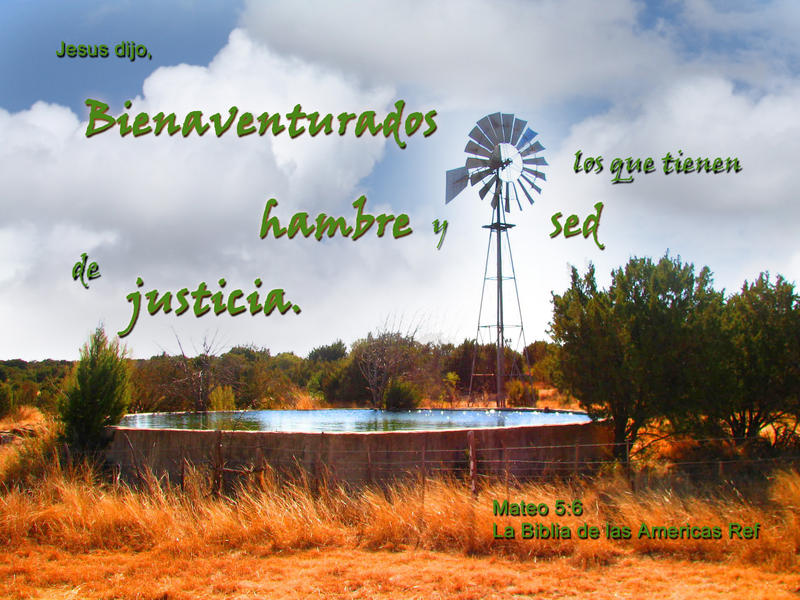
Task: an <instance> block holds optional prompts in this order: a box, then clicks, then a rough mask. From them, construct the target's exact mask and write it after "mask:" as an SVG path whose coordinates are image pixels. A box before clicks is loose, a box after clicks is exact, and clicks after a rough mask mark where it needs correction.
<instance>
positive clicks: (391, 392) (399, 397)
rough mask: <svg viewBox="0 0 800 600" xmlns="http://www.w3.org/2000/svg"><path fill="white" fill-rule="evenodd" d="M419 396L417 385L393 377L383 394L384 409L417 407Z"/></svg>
mask: <svg viewBox="0 0 800 600" xmlns="http://www.w3.org/2000/svg"><path fill="white" fill-rule="evenodd" d="M420 398H421V394H420V392H419V390H418V389H417V387H416V386H415V385H414V384H412V383H409V382H408V381H403V380H402V379H393V380H392V381H391V383H390V384H389V387H388V388H386V393H384V395H383V400H384V405H385V406H386V410H411V409H412V408H416V407H417V404H419V401H420Z"/></svg>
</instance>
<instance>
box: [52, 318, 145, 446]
mask: <svg viewBox="0 0 800 600" xmlns="http://www.w3.org/2000/svg"><path fill="white" fill-rule="evenodd" d="M128 380H129V375H128V364H127V361H126V358H125V350H124V348H120V347H119V343H118V342H117V341H114V342H109V341H108V338H107V337H106V334H105V332H104V331H103V329H102V328H101V327H98V328H97V329H96V330H95V332H94V333H93V334H92V335H91V336H89V341H88V342H87V343H86V344H84V346H83V348H82V349H81V353H80V360H79V361H78V366H77V368H76V370H75V375H74V378H73V381H72V383H71V384H70V386H69V387H68V388H67V391H66V393H65V398H64V400H63V402H62V403H61V405H60V406H59V412H60V414H61V420H62V421H63V422H64V438H65V439H66V441H67V443H68V444H70V446H72V448H73V449H74V450H75V451H77V452H81V453H91V452H96V451H98V450H101V449H102V448H103V447H104V446H105V445H106V444H107V442H108V438H107V435H106V432H105V428H106V427H107V426H109V425H115V424H117V423H119V421H120V419H121V418H122V417H123V415H124V414H125V411H126V410H127V408H128V403H129V402H130V390H129V386H128Z"/></svg>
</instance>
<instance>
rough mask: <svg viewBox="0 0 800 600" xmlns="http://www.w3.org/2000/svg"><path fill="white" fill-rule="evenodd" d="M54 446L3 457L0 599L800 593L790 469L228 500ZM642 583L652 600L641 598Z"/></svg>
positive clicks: (261, 492) (297, 488)
mask: <svg viewBox="0 0 800 600" xmlns="http://www.w3.org/2000/svg"><path fill="white" fill-rule="evenodd" d="M56 449H57V443H56V432H55V428H54V427H53V426H52V424H51V425H50V426H49V427H47V429H46V432H45V433H44V434H43V435H40V436H37V437H32V438H23V439H20V440H19V441H18V442H16V443H15V444H13V445H11V446H9V447H6V448H3V449H2V451H0V548H2V551H0V552H2V556H0V597H3V598H28V597H65V598H66V597H74V598H95V597H96V598H195V597H209V598H224V597H240V598H251V597H295V598H302V597H323V598H335V597H343V598H389V597H392V598H396V597H400V598H520V597H537V598H538V597H553V598H555V597H559V598H578V597H590V596H591V597H597V598H613V597H645V596H652V597H676V598H679V597H689V596H691V597H719V598H728V597H730V598H733V597H734V596H736V597H737V598H742V597H746V598H767V597H771V598H781V597H791V594H794V593H797V592H798V591H800V576H798V575H796V573H797V569H798V565H800V560H798V558H799V557H800V474H798V473H797V472H795V471H784V472H780V473H777V474H776V475H775V477H774V478H773V480H772V482H771V483H770V485H769V486H768V487H767V488H766V489H765V490H764V493H763V494H760V495H755V496H752V497H750V499H748V498H745V497H743V496H742V495H741V494H740V493H739V492H738V491H737V490H736V489H733V488H718V489H714V488H709V489H700V488H697V489H689V488H685V489H682V490H681V491H680V492H679V491H677V490H676V489H674V488H671V487H663V488H658V487H654V488H650V489H648V490H644V491H642V490H638V491H636V492H634V491H633V490H632V488H631V486H630V484H629V482H628V480H627V479H626V478H624V477H621V476H619V475H614V474H609V475H606V476H603V477H601V478H598V479H597V480H595V481H593V482H538V483H537V482H532V483H525V484H522V485H513V484H512V485H511V486H510V487H509V488H508V489H506V487H505V485H504V484H501V483H495V484H490V485H486V486H485V487H484V488H483V489H481V490H480V491H479V494H478V495H477V497H475V498H473V496H472V494H471V492H470V490H469V488H468V486H466V485H465V484H464V483H463V482H460V481H454V480H451V481H441V480H428V481H426V482H425V484H424V486H423V485H421V483H420V482H418V481H413V482H406V483H399V484H396V485H393V486H391V487H389V488H387V489H378V488H365V489H361V490H347V489H343V488H339V487H335V486H327V487H323V488H322V489H321V490H316V491H312V489H311V488H310V486H308V485H304V484H303V483H302V482H300V483H297V484H278V483H277V482H276V481H275V480H273V479H270V478H261V479H260V480H259V481H257V482H253V483H252V484H251V485H249V486H247V487H243V488H241V489H239V490H238V491H237V493H236V494H235V495H232V496H231V497H216V496H215V495H213V494H212V493H211V486H210V485H209V482H208V480H207V478H205V477H204V476H203V475H202V474H200V473H198V472H192V473H190V474H189V476H188V477H187V478H186V480H185V486H184V489H183V490H180V489H177V488H175V487H174V486H171V485H169V484H168V483H167V482H164V481H161V482H159V481H157V480H156V479H155V478H153V477H151V478H149V479H148V480H147V481H146V482H145V484H144V485H143V486H142V487H141V489H133V488H131V487H129V486H126V485H124V484H118V483H116V484H115V483H113V482H112V481H110V480H109V479H108V477H102V476H101V475H100V474H99V473H98V471H97V470H96V469H94V468H92V467H89V466H85V465H84V466H79V467H76V468H73V469H64V468H62V467H61V466H60V463H59V461H58V460H56V454H55V451H56ZM506 498H508V499H509V500H510V501H512V502H519V501H525V502H535V503H537V504H538V503H544V504H547V505H548V506H549V508H550V514H549V515H547V516H546V517H509V516H495V515H494V514H493V510H492V507H493V501H494V500H498V501H501V502H502V500H504V499H506ZM574 499H580V500H581V501H582V503H583V509H584V512H583V514H582V515H580V516H567V515H565V516H562V517H559V516H556V515H555V514H554V512H555V510H554V509H555V505H556V501H557V500H566V501H568V502H569V501H572V500H574ZM523 521H527V522H531V523H536V522H537V521H539V522H541V523H542V524H544V525H548V526H549V525H551V524H557V525H559V526H562V527H563V526H566V527H568V528H569V529H570V530H571V533H572V537H571V538H570V539H562V540H553V539H546V540H543V539H520V537H519V532H520V527H521V524H522V522H523ZM584 523H588V524H590V525H596V526H598V527H600V528H601V531H603V528H604V526H605V524H606V523H613V524H616V525H619V526H623V525H624V526H628V527H630V529H631V533H632V535H631V539H627V540H611V539H606V537H605V535H604V534H603V535H601V536H600V537H599V538H598V539H594V540H589V539H577V537H576V533H577V531H578V528H579V527H580V526H581V525H582V524H584ZM641 523H646V524H648V525H650V526H653V525H656V526H664V527H669V526H676V527H681V526H683V525H686V524H687V523H688V524H691V525H694V526H700V527H719V528H720V530H721V532H722V539H713V540H703V539H697V540H687V539H678V540H676V539H646V538H639V537H638V536H637V534H638V531H639V527H640V525H641ZM730 523H741V524H744V525H754V524H755V523H759V524H760V534H759V538H758V539H749V540H743V539H731V538H730V536H729V535H728V527H729V524H730ZM494 524H496V525H497V528H498V530H499V531H503V528H504V527H505V526H506V525H509V526H512V527H514V528H515V530H516V531H517V537H516V538H515V539H509V540H505V539H496V538H495V537H494V535H493V526H494ZM681 573H682V575H681ZM792 573H795V574H792ZM637 579H641V580H642V582H643V585H645V586H650V587H649V588H648V587H646V588H645V589H649V590H650V592H652V593H648V594H645V595H644V596H642V594H638V595H637V594H634V590H637V589H638V588H637V587H636V581H637ZM142 581H152V582H153V584H152V585H148V586H146V588H145V587H142ZM566 581H568V582H569V583H568V584H565V582H566ZM679 589H681V590H684V591H685V594H684V592H683V591H681V592H678V591H677V590H679ZM281 590H283V592H281ZM70 594H71V595H70ZM795 597H796V596H795Z"/></svg>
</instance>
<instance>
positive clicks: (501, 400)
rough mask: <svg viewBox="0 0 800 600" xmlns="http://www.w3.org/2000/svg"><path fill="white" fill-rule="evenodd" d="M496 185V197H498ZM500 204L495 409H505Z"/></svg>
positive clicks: (498, 220)
mask: <svg viewBox="0 0 800 600" xmlns="http://www.w3.org/2000/svg"><path fill="white" fill-rule="evenodd" d="M499 187H500V184H499V183H498V196H499ZM501 206H502V202H499V201H498V202H497V211H496V216H495V223H494V225H495V228H494V233H495V235H496V236H497V407H498V408H505V406H506V402H505V394H504V390H503V377H504V375H505V360H504V359H505V356H504V352H503V346H504V345H505V339H504V337H503V335H504V334H503V258H502V257H503V252H502V235H501V231H500V227H501V219H500V210H501Z"/></svg>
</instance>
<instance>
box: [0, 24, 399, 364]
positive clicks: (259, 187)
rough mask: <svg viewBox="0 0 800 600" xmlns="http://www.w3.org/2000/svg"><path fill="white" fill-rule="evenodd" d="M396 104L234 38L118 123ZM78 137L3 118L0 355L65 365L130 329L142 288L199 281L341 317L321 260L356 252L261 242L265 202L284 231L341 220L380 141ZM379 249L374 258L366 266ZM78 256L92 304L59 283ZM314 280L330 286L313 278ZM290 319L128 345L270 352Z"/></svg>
mask: <svg viewBox="0 0 800 600" xmlns="http://www.w3.org/2000/svg"><path fill="white" fill-rule="evenodd" d="M393 94H394V91H393V90H392V88H391V87H386V86H383V87H374V86H363V85H360V84H358V83H357V82H354V81H352V80H349V79H347V78H346V77H344V76H342V75H341V74H339V73H336V72H334V71H332V70H330V69H327V68H325V67H320V66H316V65H311V64H308V63H307V62H305V61H303V60H300V59H296V58H284V57H281V56H278V55H276V54H275V53H274V52H272V51H270V50H268V49H267V48H265V47H264V46H263V45H262V44H259V43H257V42H254V41H253V40H251V39H250V38H249V37H248V36H247V34H246V33H244V32H243V31H240V30H236V31H234V32H233V33H232V34H231V36H230V40H229V42H228V44H227V45H226V46H225V47H224V48H223V49H222V50H221V51H220V52H219V54H218V55H217V56H216V57H215V58H214V60H213V61H212V62H211V63H210V64H209V65H208V66H192V65H177V66H174V67H168V68H161V69H158V70H157V71H156V72H154V73H153V74H152V75H151V76H150V77H149V78H148V79H147V80H145V81H144V84H143V88H142V94H141V95H140V96H137V97H136V98H133V99H132V101H133V106H132V108H131V109H129V111H128V112H130V113H131V115H132V116H134V115H135V114H136V113H138V112H139V111H144V112H147V113H149V114H151V115H153V114H155V113H157V112H158V111H162V110H163V111H165V112H175V113H176V114H177V115H179V118H180V116H181V115H184V114H186V113H187V112H189V111H191V110H202V111H204V113H205V114H206V116H208V115H209V114H212V113H214V112H221V113H222V114H223V115H227V110H228V108H229V107H231V106H232V105H237V106H238V107H239V108H240V110H241V111H245V110H249V111H252V112H254V113H256V114H259V113H260V112H262V111H268V112H281V113H286V112H289V111H290V110H291V109H292V108H293V107H294V105H295V104H297V103H302V104H303V107H304V109H306V110H308V111H310V110H314V109H316V110H320V111H321V112H333V113H334V114H337V113H338V112H341V111H345V110H347V111H350V112H355V113H359V112H361V111H363V110H375V111H377V112H378V113H379V114H385V113H387V112H388V111H389V110H391V109H392V108H393V102H394V100H395V99H394V97H393ZM121 111H122V109H121V108H119V107H118V108H114V107H112V109H111V111H110V112H111V113H112V114H119V112H121ZM85 129H86V122H85V121H84V122H80V121H79V119H78V117H77V116H76V115H75V114H74V113H72V112H71V111H70V110H69V109H66V108H64V107H61V106H56V105H51V104H45V103H42V102H38V103H36V104H34V105H33V106H32V107H31V108H30V109H29V110H26V111H22V112H20V113H15V114H9V113H8V112H5V111H0V138H2V139H3V144H2V145H1V146H0V177H1V178H2V180H3V182H4V186H3V191H2V205H3V221H2V224H0V248H2V249H3V254H2V259H1V260H0V278H1V279H2V281H3V283H4V287H3V289H2V291H0V295H1V296H2V302H1V304H2V305H3V307H4V309H3V311H2V313H0V314H1V315H2V316H1V317H0V318H2V328H3V331H4V332H5V335H4V336H3V341H2V343H1V344H2V348H0V353H2V354H4V355H7V356H11V355H20V356H31V355H36V354H38V353H39V352H41V350H39V349H41V348H46V352H47V353H48V354H49V355H51V356H65V355H66V356H69V355H74V354H75V353H76V349H77V347H78V346H79V345H80V343H81V340H82V339H83V338H84V337H85V335H86V333H87V332H88V331H89V330H90V329H91V328H92V327H94V326H95V325H96V324H97V322H98V321H104V322H105V323H106V325H107V327H108V328H109V330H112V331H118V330H121V329H122V328H123V326H124V325H125V324H126V323H127V322H128V319H129V315H130V307H129V305H128V303H127V302H126V301H125V296H126V294H127V293H129V292H131V291H133V290H134V289H135V284H134V282H135V280H136V277H137V276H142V278H143V279H144V280H145V287H144V288H143V289H142V290H141V291H147V290H149V289H152V288H157V289H159V290H161V291H162V292H163V291H167V290H173V291H175V290H177V289H180V288H181V287H183V286H187V287H189V288H190V289H193V288H194V287H196V285H197V284H198V283H199V282H200V281H208V282H209V284H210V286H214V285H216V280H217V279H218V278H220V277H226V278H227V280H228V281H229V282H230V285H229V287H230V288H234V287H241V288H242V289H244V290H245V293H249V292H250V291H252V289H254V288H253V283H252V282H253V280H254V279H255V278H256V277H261V278H262V279H263V280H264V282H265V283H264V286H265V289H270V288H272V287H285V288H286V290H287V296H288V297H289V298H290V299H297V298H298V296H299V297H300V298H303V297H305V298H307V299H309V298H313V297H314V296H315V295H316V294H318V293H319V292H318V290H319V289H320V285H321V287H322V288H323V289H329V290H330V291H331V292H332V294H333V296H334V300H336V299H338V300H339V301H341V298H340V296H341V294H342V293H343V292H342V290H338V291H337V286H336V277H335V276H334V275H333V273H332V271H333V268H332V265H331V264H330V263H327V259H326V257H327V258H328V259H338V260H340V261H342V262H348V261H353V262H358V258H357V257H358V255H359V252H360V251H361V250H362V246H360V245H353V244H352V242H350V240H345V241H346V242H347V243H350V244H351V245H350V247H347V246H346V245H345V244H344V243H342V242H339V241H337V240H331V241H330V242H328V241H326V242H316V241H315V240H313V239H312V240H294V241H293V242H291V243H285V242H286V241H287V240H285V239H284V240H277V241H276V240H273V239H267V240H260V239H259V237H258V232H259V226H260V221H261V215H262V212H263V209H264V204H265V201H266V199H267V198H269V197H275V198H277V199H278V200H279V202H280V206H279V207H278V208H277V209H275V210H274V211H273V212H274V213H275V214H277V215H278V216H279V217H281V218H282V219H283V220H284V222H288V219H289V217H290V216H291V214H293V213H295V212H298V211H307V212H309V213H311V215H312V217H315V216H316V213H317V212H326V213H327V214H334V215H339V214H343V215H345V216H348V217H349V216H351V213H353V212H354V211H353V208H352V206H351V203H352V202H353V200H354V199H355V198H356V197H357V195H358V194H357V193H358V191H359V190H358V182H359V181H360V180H361V179H363V178H364V177H365V176H366V175H367V174H368V173H370V172H371V170H372V169H373V166H374V165H375V163H376V161H378V160H379V159H380V158H381V156H382V154H383V152H384V146H385V144H386V142H385V140H384V139H383V137H382V136H380V137H372V136H369V135H365V136H363V137H361V138H355V137H354V136H338V135H331V136H329V137H325V136H323V135H320V136H318V137H316V138H314V139H295V140H292V139H289V138H288V135H287V134H286V133H285V132H284V134H283V135H282V136H278V137H274V138H273V137H270V136H264V137H258V136H251V137H250V138H239V137H236V136H234V135H229V136H223V137H221V138H215V137H214V136H213V135H212V134H206V135H205V136H204V137H203V138H198V137H197V136H190V137H188V138H182V137H181V136H176V137H174V138H168V137H166V136H164V135H162V136H160V137H154V136H152V135H148V136H143V137H140V138H133V137H132V136H127V137H125V138H121V137H120V136H119V135H118V134H117V133H116V132H106V133H103V134H100V135H97V136H95V137H93V138H89V139H87V138H86V137H85V135H84V131H85ZM306 138H308V136H306ZM368 208H370V209H373V208H376V207H375V206H369V204H368ZM384 208H386V207H384ZM379 241H380V240H379ZM326 248H327V252H326ZM389 249H390V244H386V243H384V244H383V245H377V246H374V247H372V248H371V252H372V253H373V256H380V255H381V253H383V252H386V251H388V250H389ZM363 251H365V252H366V251H367V250H366V245H364V249H363ZM81 252H89V253H90V259H93V260H97V261H98V262H99V263H100V267H101V278H100V279H97V280H95V281H94V282H92V284H91V289H90V290H88V291H87V290H84V289H82V288H81V287H80V286H79V285H77V284H74V283H73V282H72V280H71V277H70V276H69V274H70V272H71V268H72V264H73V263H74V262H75V261H76V260H77V259H78V258H79V256H80V253H81ZM321 254H324V255H325V256H326V257H323V258H322V259H321V260H320V255H321ZM378 262H380V261H378ZM320 268H321V269H323V271H324V270H325V269H327V271H326V272H323V273H318V275H319V277H314V276H313V275H314V274H315V273H314V271H315V269H320ZM369 274H370V272H367V273H366V275H367V276H369ZM337 294H338V296H337ZM297 302H298V303H299V302H300V300H297ZM309 308H310V307H309ZM308 312H312V311H310V310H309V311H308ZM290 318H291V317H290V316H288V315H287V316H285V317H278V318H275V317H273V318H272V319H264V320H263V321H261V322H259V323H258V324H257V327H256V328H255V331H254V322H253V321H252V320H251V321H250V322H247V321H246V319H247V317H245V318H244V319H243V318H242V317H239V318H238V319H230V318H229V319H228V320H227V321H226V322H225V323H224V324H223V323H221V322H219V321H217V322H214V318H213V317H206V318H205V319H206V320H205V321H203V320H202V319H195V318H194V317H193V316H191V317H190V316H188V315H186V316H184V317H183V318H182V319H175V318H174V315H169V316H168V317H152V318H151V317H149V316H143V317H142V318H141V319H140V321H139V324H138V325H137V328H136V329H135V330H134V334H133V335H132V336H131V337H130V338H128V340H127V341H129V342H131V343H132V344H133V346H134V350H135V351H136V352H137V353H142V354H147V353H149V352H153V351H158V347H159V345H163V346H167V345H169V344H171V343H172V341H173V340H172V339H171V338H172V337H173V334H172V332H171V331H170V327H171V326H174V327H175V329H176V331H177V332H178V333H179V334H180V333H181V332H183V335H187V336H197V335H199V332H200V331H202V330H204V329H211V330H213V329H216V328H220V329H223V330H225V331H226V332H228V333H229V336H228V337H229V338H230V339H231V341H233V342H238V343H246V342H248V341H255V342H257V343H263V344H264V345H270V340H271V339H273V338H272V337H271V335H269V334H265V331H266V332H269V333H272V332H281V333H282V335H283V338H282V340H283V345H284V348H286V347H288V346H289V345H290V344H289V339H288V338H287V335H288V333H289V332H290V331H291V328H290V327H289V326H288V325H287V323H281V322H280V320H281V319H285V320H289V319H290ZM297 318H299V317H297ZM220 319H222V317H220ZM275 321H278V322H277V323H276V322H275ZM265 323H268V324H267V325H265ZM291 325H292V326H295V327H296V325H297V322H296V321H295V322H293V323H291ZM165 332H166V334H165ZM256 332H257V333H256ZM248 334H249V335H250V337H249V339H245V338H246V336H247V335H248ZM278 337H279V336H278Z"/></svg>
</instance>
